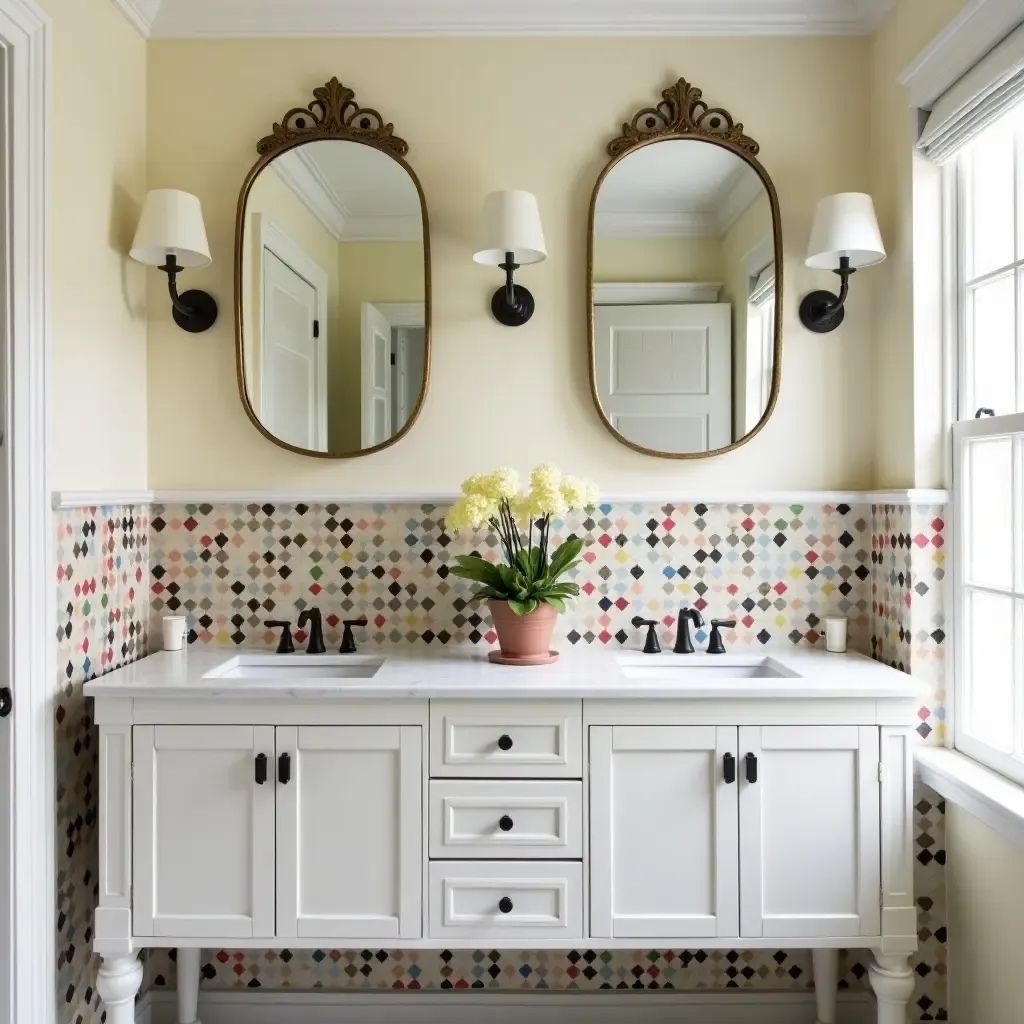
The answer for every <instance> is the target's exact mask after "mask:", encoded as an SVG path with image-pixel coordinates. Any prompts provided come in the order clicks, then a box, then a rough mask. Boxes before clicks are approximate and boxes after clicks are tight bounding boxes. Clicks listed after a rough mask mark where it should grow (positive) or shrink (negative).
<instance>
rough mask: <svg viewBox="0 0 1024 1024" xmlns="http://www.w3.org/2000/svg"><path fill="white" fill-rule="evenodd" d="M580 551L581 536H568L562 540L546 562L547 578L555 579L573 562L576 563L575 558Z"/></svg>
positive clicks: (569, 567)
mask: <svg viewBox="0 0 1024 1024" xmlns="http://www.w3.org/2000/svg"><path fill="white" fill-rule="evenodd" d="M582 551H583V538H582V537H570V538H569V539H568V540H567V541H563V542H562V543H561V544H560V545H559V546H558V550H557V551H556V552H555V553H554V554H553V555H552V556H551V560H550V562H549V563H548V571H547V577H548V579H549V580H557V579H558V577H559V576H561V575H563V574H564V573H566V572H568V571H569V569H571V568H573V567H574V565H575V564H578V562H577V560H578V559H579V556H580V553H581V552H582Z"/></svg>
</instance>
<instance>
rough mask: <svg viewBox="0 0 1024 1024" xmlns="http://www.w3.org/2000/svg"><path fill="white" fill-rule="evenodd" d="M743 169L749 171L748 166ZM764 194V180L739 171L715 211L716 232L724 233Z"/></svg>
mask: <svg viewBox="0 0 1024 1024" xmlns="http://www.w3.org/2000/svg"><path fill="white" fill-rule="evenodd" d="M744 171H747V172H749V168H746V167H745V168H744ZM766 194H767V193H766V191H765V187H764V182H763V181H761V179H760V178H759V177H758V176H757V175H756V174H753V173H741V174H740V177H739V180H738V181H737V182H736V184H735V185H734V186H733V187H732V188H731V189H729V194H728V195H727V196H726V197H725V201H724V202H723V203H722V205H721V207H720V208H719V209H718V211H717V220H718V233H719V234H720V235H724V234H725V233H726V232H727V231H728V230H729V228H731V227H732V226H733V224H735V223H736V221H738V220H739V219H740V217H742V216H743V214H744V213H746V211H747V210H748V209H749V208H750V206H751V205H752V204H753V203H755V202H756V201H757V200H758V198H759V197H761V196H763V195H766Z"/></svg>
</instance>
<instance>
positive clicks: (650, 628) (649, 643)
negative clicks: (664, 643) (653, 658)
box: [633, 615, 661, 654]
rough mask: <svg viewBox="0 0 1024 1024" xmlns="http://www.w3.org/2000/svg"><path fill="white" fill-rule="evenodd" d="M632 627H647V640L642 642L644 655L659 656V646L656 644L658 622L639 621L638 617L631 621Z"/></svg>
mask: <svg viewBox="0 0 1024 1024" xmlns="http://www.w3.org/2000/svg"><path fill="white" fill-rule="evenodd" d="M633 625H634V626H636V628H637V629H639V628H640V627H641V626H646V627H647V639H646V640H645V641H644V654H661V644H660V643H659V642H658V633H657V629H658V622H657V620H656V619H641V618H640V616H639V615H637V616H636V618H634V619H633Z"/></svg>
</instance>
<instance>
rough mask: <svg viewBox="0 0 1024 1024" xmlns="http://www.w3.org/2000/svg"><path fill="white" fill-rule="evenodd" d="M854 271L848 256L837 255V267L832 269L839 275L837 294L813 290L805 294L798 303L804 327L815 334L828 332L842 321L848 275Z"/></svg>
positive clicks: (848, 286) (844, 310) (848, 289)
mask: <svg viewBox="0 0 1024 1024" xmlns="http://www.w3.org/2000/svg"><path fill="white" fill-rule="evenodd" d="M856 272H857V268H856V267H851V266H850V257H849V256H840V257H839V269H838V270H833V271H832V273H833V274H838V275H839V280H840V282H841V284H840V288H839V294H838V295H833V294H832V293H831V292H826V291H815V292H811V293H810V294H809V295H805V296H804V298H803V301H802V302H801V303H800V322H801V323H802V324H803V325H804V327H806V328H807V329H808V330H809V331H814V333H815V334H828V333H829V331H834V330H835V329H836V328H837V327H838V326H839V325H840V324H841V323H842V322H843V318H844V317H845V315H846V300H847V298H848V296H849V294H850V277H851V275H852V274H855V273H856Z"/></svg>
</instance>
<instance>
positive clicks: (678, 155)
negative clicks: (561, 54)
mask: <svg viewBox="0 0 1024 1024" xmlns="http://www.w3.org/2000/svg"><path fill="white" fill-rule="evenodd" d="M758 148H759V147H758V144H757V143H756V142H755V141H754V140H753V139H752V138H750V137H749V136H748V135H746V134H744V132H743V125H742V124H738V123H736V122H734V121H733V119H732V116H731V115H730V114H729V113H728V112H727V111H725V110H722V109H720V108H712V107H709V106H708V104H707V103H705V102H704V100H703V99H701V91H700V89H697V88H695V87H694V86H692V85H690V84H689V83H688V82H686V81H685V80H683V79H679V81H678V82H676V83H675V85H673V86H671V87H670V88H668V89H666V90H665V91H664V92H663V93H662V100H661V102H660V103H659V104H658V105H657V106H655V107H647V108H645V109H643V110H641V111H639V112H638V113H637V114H636V115H635V116H634V117H633V119H632V120H631V121H630V122H628V123H626V124H623V126H622V134H621V135H619V136H618V137H617V138H615V139H613V140H612V141H611V142H610V143H609V144H608V154H609V156H610V157H611V160H610V161H609V163H608V165H607V166H606V167H605V168H604V170H603V171H602V172H601V175H600V177H599V178H598V180H597V184H596V186H595V187H594V194H593V198H592V199H591V203H590V221H589V230H588V249H587V309H588V317H589V326H590V386H591V391H592V392H593V395H594V401H595V402H596V404H597V407H598V410H599V412H600V414H601V418H602V420H603V421H604V424H605V426H607V427H608V429H609V430H610V431H611V432H612V434H614V435H615V437H616V438H618V440H620V441H621V442H622V443H623V444H625V445H628V446H629V447H630V448H632V449H633V450H634V451H638V452H642V453H643V454H645V455H654V456H659V457H662V458H669V459H699V458H707V457H708V456H711V455H718V454H721V453H722V452H727V451H731V450H732V449H734V448H737V447H739V446H740V445H742V444H745V443H746V442H747V441H749V440H750V439H751V438H752V437H754V435H755V434H757V433H758V432H759V431H760V430H761V429H762V428H763V427H764V425H765V423H766V422H767V421H768V418H769V417H770V416H771V414H772V410H773V409H774V407H775V403H776V401H777V399H778V395H779V383H780V378H781V369H782V366H781V355H782V331H781V326H780V325H781V316H782V230H781V222H780V218H779V201H778V196H777V195H776V192H775V186H774V185H773V184H772V180H771V178H770V177H769V176H768V173H767V171H765V169H764V167H762V166H761V164H760V162H759V161H758V159H757V153H758Z"/></svg>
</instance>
